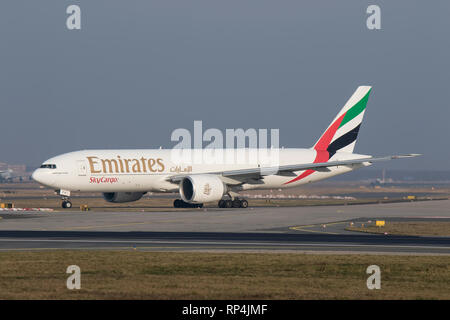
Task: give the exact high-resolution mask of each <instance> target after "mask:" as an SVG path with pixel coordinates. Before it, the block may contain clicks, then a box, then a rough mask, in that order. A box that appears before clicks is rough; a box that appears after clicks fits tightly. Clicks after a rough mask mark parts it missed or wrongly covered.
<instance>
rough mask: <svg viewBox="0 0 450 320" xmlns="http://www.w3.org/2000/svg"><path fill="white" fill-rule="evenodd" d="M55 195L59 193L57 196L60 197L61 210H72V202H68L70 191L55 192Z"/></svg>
mask: <svg viewBox="0 0 450 320" xmlns="http://www.w3.org/2000/svg"><path fill="white" fill-rule="evenodd" d="M55 192H56V193H59V195H60V196H61V200H62V203H61V207H62V208H63V209H70V208H72V202H70V200H69V197H70V191H68V190H55Z"/></svg>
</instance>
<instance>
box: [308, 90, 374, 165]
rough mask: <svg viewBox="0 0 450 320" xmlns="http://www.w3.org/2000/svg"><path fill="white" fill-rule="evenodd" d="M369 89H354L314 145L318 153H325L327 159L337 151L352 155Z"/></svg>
mask: <svg viewBox="0 0 450 320" xmlns="http://www.w3.org/2000/svg"><path fill="white" fill-rule="evenodd" d="M371 89H372V87H369V86H361V87H358V89H356V91H355V93H353V95H352V96H351V97H350V99H349V100H348V101H347V103H346V104H345V105H344V107H343V108H342V109H341V111H339V113H338V114H337V116H336V118H334V120H333V121H332V122H331V124H330V125H329V126H328V128H327V130H325V132H324V133H323V134H322V136H321V137H320V139H319V140H318V141H317V142H316V144H315V145H314V149H315V150H316V151H317V152H318V153H322V154H323V153H325V151H326V152H327V153H328V157H327V158H328V159H330V158H331V157H333V155H334V154H335V153H336V152H338V151H339V152H348V153H353V149H354V148H355V144H356V138H357V137H358V132H359V128H360V126H361V122H362V120H363V117H364V111H365V110H366V105H367V100H368V99H369V94H370V91H371ZM328 159H327V160H328Z"/></svg>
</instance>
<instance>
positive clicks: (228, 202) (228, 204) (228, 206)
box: [224, 200, 233, 208]
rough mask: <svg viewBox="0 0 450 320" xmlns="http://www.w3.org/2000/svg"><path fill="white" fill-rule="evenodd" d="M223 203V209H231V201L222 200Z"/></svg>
mask: <svg viewBox="0 0 450 320" xmlns="http://www.w3.org/2000/svg"><path fill="white" fill-rule="evenodd" d="M224 201H225V208H232V207H233V201H231V200H224Z"/></svg>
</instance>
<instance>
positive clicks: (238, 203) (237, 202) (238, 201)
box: [233, 199, 241, 208]
mask: <svg viewBox="0 0 450 320" xmlns="http://www.w3.org/2000/svg"><path fill="white" fill-rule="evenodd" d="M240 207H241V200H239V199H236V200H233V208H240Z"/></svg>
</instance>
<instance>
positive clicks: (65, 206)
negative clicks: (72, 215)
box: [61, 198, 72, 209]
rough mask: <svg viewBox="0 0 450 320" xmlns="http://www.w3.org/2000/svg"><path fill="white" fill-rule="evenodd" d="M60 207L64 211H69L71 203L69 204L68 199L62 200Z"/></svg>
mask: <svg viewBox="0 0 450 320" xmlns="http://www.w3.org/2000/svg"><path fill="white" fill-rule="evenodd" d="M61 207H63V208H64V209H70V208H72V202H70V200H69V199H68V198H67V199H64V198H63V201H62V203H61Z"/></svg>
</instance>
